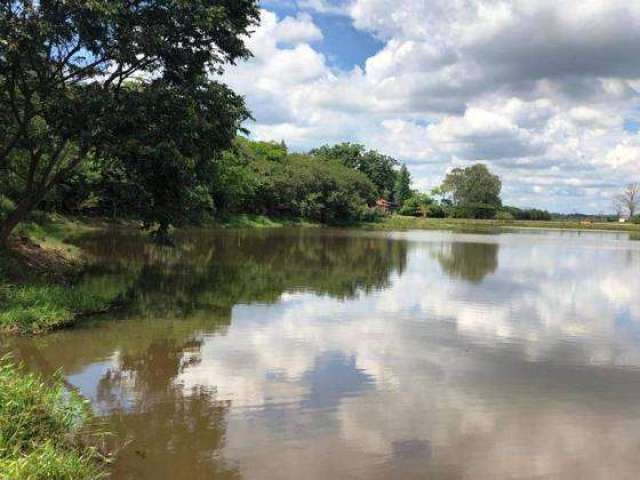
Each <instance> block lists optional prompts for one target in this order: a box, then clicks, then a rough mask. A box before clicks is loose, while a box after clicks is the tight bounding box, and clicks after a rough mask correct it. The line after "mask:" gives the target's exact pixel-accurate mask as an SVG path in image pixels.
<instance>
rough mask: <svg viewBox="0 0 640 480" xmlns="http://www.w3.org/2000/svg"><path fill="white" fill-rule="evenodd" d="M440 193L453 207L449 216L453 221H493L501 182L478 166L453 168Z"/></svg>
mask: <svg viewBox="0 0 640 480" xmlns="http://www.w3.org/2000/svg"><path fill="white" fill-rule="evenodd" d="M440 191H441V192H442V193H443V194H444V195H445V196H446V200H447V201H448V202H450V204H451V206H452V207H453V209H452V216H453V217H457V218H493V217H495V215H496V213H497V210H498V208H500V207H501V206H502V200H501V198H500V192H501V191H502V181H501V180H500V177H498V176H497V175H494V174H492V173H491V172H490V171H489V169H488V168H487V166H486V165H484V164H482V163H477V164H475V165H472V166H470V167H466V168H454V169H453V170H452V171H451V172H449V173H448V174H447V176H446V177H445V179H444V181H443V182H442V185H441V186H440Z"/></svg>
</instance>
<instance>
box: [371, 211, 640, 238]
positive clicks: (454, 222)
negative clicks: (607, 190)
mask: <svg viewBox="0 0 640 480" xmlns="http://www.w3.org/2000/svg"><path fill="white" fill-rule="evenodd" d="M359 226H360V227H363V228H367V229H374V230H412V229H416V230H421V229H424V230H441V229H442V230H477V231H483V230H490V229H494V230H495V229H500V228H509V227H516V228H556V229H567V230H592V231H597V230H608V231H622V232H630V233H631V234H633V233H640V225H635V224H631V223H626V224H620V223H613V222H612V223H590V222H578V221H562V220H551V221H532V220H475V219H466V218H420V217H405V216H402V215H392V216H389V217H386V218H383V219H382V220H380V221H379V222H373V223H363V224H360V225H359Z"/></svg>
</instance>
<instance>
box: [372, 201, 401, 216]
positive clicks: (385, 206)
mask: <svg viewBox="0 0 640 480" xmlns="http://www.w3.org/2000/svg"><path fill="white" fill-rule="evenodd" d="M376 208H377V209H379V210H380V211H382V213H384V214H385V215H389V214H391V213H393V212H394V211H395V210H396V209H397V207H396V204H395V203H393V202H390V201H389V200H386V199H384V198H379V199H378V200H376Z"/></svg>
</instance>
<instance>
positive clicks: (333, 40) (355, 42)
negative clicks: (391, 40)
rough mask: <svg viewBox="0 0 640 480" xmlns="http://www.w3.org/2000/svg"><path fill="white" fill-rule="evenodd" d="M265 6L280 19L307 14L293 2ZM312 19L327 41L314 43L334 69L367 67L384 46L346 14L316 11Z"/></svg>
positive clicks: (266, 4) (269, 3)
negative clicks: (368, 60) (368, 59)
mask: <svg viewBox="0 0 640 480" xmlns="http://www.w3.org/2000/svg"><path fill="white" fill-rule="evenodd" d="M335 5H338V3H337V2H336V3H335ZM263 6H264V7H265V8H268V9H269V10H270V11H272V12H274V13H276V14H277V15H278V16H279V17H280V18H285V17H287V16H291V15H293V16H295V15H298V14H300V13H301V12H305V9H304V8H299V7H298V5H297V4H296V2H293V1H287V2H284V1H279V2H278V1H276V2H273V1H272V2H269V1H265V2H263ZM311 16H312V18H313V22H314V23H315V24H316V25H317V26H318V27H319V28H320V29H321V30H322V33H323V39H322V40H318V41H315V42H313V46H314V48H316V49H317V50H318V52H321V53H322V54H323V55H325V56H326V57H327V60H328V63H329V65H330V66H331V67H334V68H338V69H342V70H351V69H352V68H353V67H355V66H356V65H358V66H360V67H364V63H365V61H366V60H367V58H369V57H371V56H373V55H375V54H376V53H377V52H379V51H380V50H382V48H383V47H384V42H382V41H381V40H379V39H377V38H376V37H375V36H374V35H372V34H371V33H369V32H365V31H361V30H358V29H356V28H355V27H354V26H353V22H352V21H351V20H350V19H349V18H348V17H346V16H344V15H340V14H336V13H325V12H322V13H321V12H317V11H313V10H312V11H311Z"/></svg>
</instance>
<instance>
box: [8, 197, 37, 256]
mask: <svg viewBox="0 0 640 480" xmlns="http://www.w3.org/2000/svg"><path fill="white" fill-rule="evenodd" d="M33 207H34V202H33V201H32V200H31V199H26V200H24V201H22V202H20V203H19V204H18V206H17V207H16V209H15V210H14V211H13V212H11V213H10V214H9V215H7V218H5V219H4V221H3V222H2V223H0V248H6V247H7V245H8V244H9V237H10V236H11V232H13V230H14V229H15V228H16V227H17V226H18V225H19V224H20V222H22V221H23V220H24V219H25V218H26V216H27V215H28V214H29V213H30V212H31V210H32V209H33Z"/></svg>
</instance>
